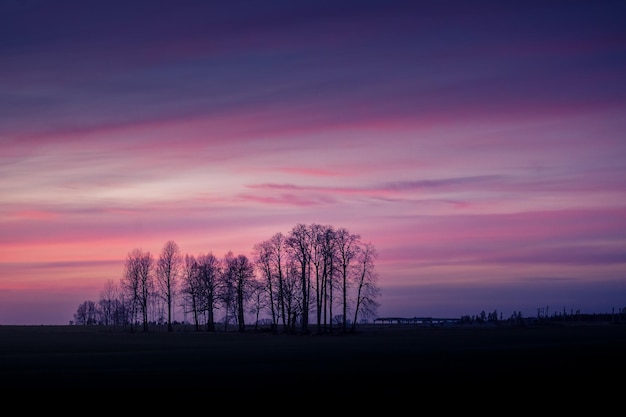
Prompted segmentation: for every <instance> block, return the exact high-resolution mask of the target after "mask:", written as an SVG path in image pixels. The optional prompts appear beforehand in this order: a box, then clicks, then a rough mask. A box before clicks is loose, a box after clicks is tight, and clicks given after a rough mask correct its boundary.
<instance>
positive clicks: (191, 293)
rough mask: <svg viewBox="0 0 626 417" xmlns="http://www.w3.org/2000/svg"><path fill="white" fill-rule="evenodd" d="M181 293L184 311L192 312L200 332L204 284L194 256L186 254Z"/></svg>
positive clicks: (194, 322)
mask: <svg viewBox="0 0 626 417" xmlns="http://www.w3.org/2000/svg"><path fill="white" fill-rule="evenodd" d="M181 292H182V294H183V303H184V305H183V311H184V313H185V314H187V313H188V312H191V315H192V317H193V324H194V327H195V330H196V331H199V330H200V319H199V312H200V299H201V297H202V283H201V282H200V277H199V273H198V263H197V261H196V258H195V257H194V256H193V255H187V254H185V258H184V262H183V266H182V282H181ZM188 306H189V307H188ZM188 308H190V310H188Z"/></svg>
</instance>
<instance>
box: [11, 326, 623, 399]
mask: <svg viewBox="0 0 626 417" xmlns="http://www.w3.org/2000/svg"><path fill="white" fill-rule="evenodd" d="M624 371H626V323H593V324H585V323H578V324H575V325H563V324H558V325H537V326H525V327H510V326H450V327H420V326H414V325H369V326H364V327H359V328H357V331H356V332H355V333H354V334H345V335H339V334H335V335H316V334H309V335H287V334H279V335H276V334H272V333H268V332H252V331H250V332H247V333H243V334H242V333H236V332H217V333H206V332H203V331H202V332H193V331H180V330H179V331H175V332H173V333H167V332H164V331H151V332H148V333H143V332H133V333H129V332H123V331H112V330H111V329H107V328H103V327H98V326H0V381H1V382H0V384H1V388H2V389H3V391H4V392H8V391H20V390H22V391H29V392H32V391H37V390H41V391H48V392H50V391H60V390H65V391H67V390H70V391H72V392H76V391H90V392H96V391H97V392H103V391H107V390H111V391H113V390H115V391H117V392H120V391H122V392H123V391H124V390H130V389H132V390H135V389H140V390H153V391H155V392H156V391H159V390H164V389H165V390H172V389H176V390H179V391H184V392H193V391H194V390H198V391H203V392H214V393H220V392H222V393H225V392H232V391H233V390H240V389H243V390H245V391H248V392H264V393H266V394H268V395H273V394H275V395H285V393H291V394H294V395H295V394H302V393H303V392H305V393H306V392H310V391H313V392H315V391H316V390H320V391H321V392H326V393H330V392H333V391H334V392H346V393H348V392H349V393H352V394H354V393H358V394H360V395H363V394H364V393H368V394H367V395H372V396H376V395H379V396H385V395H393V394H397V395H409V394H410V395H416V393H424V392H429V391H430V392H434V391H437V390H446V392H457V393H458V392H463V391H467V390H471V391H477V392H485V393H489V392H491V391H494V390H508V389H511V390H522V392H523V393H525V394H524V395H527V394H528V392H531V391H533V390H537V389H546V388H550V389H552V387H559V388H561V389H564V390H565V392H569V393H572V392H580V391H586V390H601V391H602V392H606V393H607V395H608V394H610V393H611V392H612V390H613V389H615V388H616V387H619V385H615V384H616V382H615V381H617V380H620V379H623V375H625V373H624ZM7 390H8V391H7ZM620 390H621V389H620ZM279 393H282V394H279ZM333 395H335V394H333ZM517 395H519V394H517Z"/></svg>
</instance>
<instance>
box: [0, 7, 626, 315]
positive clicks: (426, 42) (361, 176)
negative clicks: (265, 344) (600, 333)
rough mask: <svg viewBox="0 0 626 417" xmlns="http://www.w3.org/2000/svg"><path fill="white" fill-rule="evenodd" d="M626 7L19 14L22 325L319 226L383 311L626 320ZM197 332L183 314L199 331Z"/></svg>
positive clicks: (7, 133)
mask: <svg viewBox="0 0 626 417" xmlns="http://www.w3.org/2000/svg"><path fill="white" fill-rule="evenodd" d="M625 18H626V4H625V3H624V2H621V1H602V0H600V1H576V0H572V1H564V0H558V1H553V0H546V1H532V0H531V1H504V2H503V1H447V0H442V1H396V0H386V1H369V0H359V1H356V0H348V1H327V0H317V1H309V0H303V1H286V0H285V1H281V0H267V1H241V0H234V1H233V0H228V1H186V0H181V1H163V0H155V1H117V0H109V1H96V0H87V1H78V0H77V1H68V0H59V1H54V2H52V1H36V0H23V1H18V0H5V1H2V2H1V3H0V324H3V325H5V324H6V325H13V324H15V325H22V324H24V325H40V324H44V325H46V324H50V325H57V324H68V323H69V322H70V321H71V320H73V314H74V313H75V312H76V310H77V307H78V306H79V304H80V303H82V302H84V301H86V300H92V301H97V300H98V299H99V295H100V292H101V291H102V290H103V289H104V286H105V283H106V282H107V281H109V280H112V281H114V282H119V280H120V279H121V278H122V276H123V273H124V260H125V258H126V256H127V254H128V253H129V252H131V251H132V250H133V249H135V248H141V249H143V250H146V251H150V252H151V253H153V254H155V255H158V253H159V252H160V250H161V248H162V247H163V245H164V243H165V242H166V241H168V240H174V241H175V242H176V243H177V244H178V245H179V247H180V249H181V252H182V253H183V254H190V255H198V254H201V253H207V252H213V253H214V254H215V255H217V256H218V257H221V256H223V255H224V254H226V252H228V251H232V252H233V253H235V254H244V255H246V256H249V257H251V256H252V253H253V246H254V245H255V244H256V243H260V242H262V241H264V240H267V239H269V238H270V237H272V236H273V235H274V234H276V233H278V232H281V233H283V234H286V233H288V232H289V231H290V230H291V229H292V228H293V227H294V226H295V225H296V224H299V223H304V224H313V223H317V224H322V225H332V226H334V227H336V228H339V227H345V228H347V229H348V230H349V231H350V232H352V233H355V234H359V235H360V236H361V239H362V241H364V242H370V243H372V244H373V245H374V247H375V248H376V251H377V253H378V258H377V260H376V271H377V272H378V275H379V281H378V285H379V287H380V289H381V296H380V297H379V299H378V301H379V303H380V307H379V309H378V317H416V316H417V317H424V316H427V317H460V316H463V315H477V314H479V313H480V312H481V311H486V312H492V311H494V310H496V311H498V312H499V314H502V316H503V317H504V318H508V317H510V316H511V315H512V314H513V313H514V312H520V313H522V314H523V315H524V316H531V317H532V316H536V315H537V314H539V312H540V311H541V310H543V312H544V313H553V312H566V313H568V314H569V313H572V312H582V313H589V314H593V313H606V312H611V311H612V310H613V309H615V311H617V310H618V309H620V308H624V307H626V134H625V132H626V26H624V24H623V22H624V21H625ZM175 319H179V320H180V319H182V317H175Z"/></svg>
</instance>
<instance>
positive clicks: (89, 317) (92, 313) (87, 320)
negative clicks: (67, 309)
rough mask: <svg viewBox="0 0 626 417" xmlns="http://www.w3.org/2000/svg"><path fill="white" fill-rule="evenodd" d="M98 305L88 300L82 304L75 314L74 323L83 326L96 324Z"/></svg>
mask: <svg viewBox="0 0 626 417" xmlns="http://www.w3.org/2000/svg"><path fill="white" fill-rule="evenodd" d="M96 311H97V309H96V303H95V302H93V301H91V300H87V301H85V302H83V303H81V304H80V305H79V306H78V308H77V309H76V313H74V322H75V323H76V324H78V325H81V326H86V325H91V324H96V323H97V321H96V317H97V313H96Z"/></svg>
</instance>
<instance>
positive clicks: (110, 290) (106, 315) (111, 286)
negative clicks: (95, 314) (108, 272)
mask: <svg viewBox="0 0 626 417" xmlns="http://www.w3.org/2000/svg"><path fill="white" fill-rule="evenodd" d="M117 300H118V290H117V286H116V285H115V283H114V282H113V280H112V279H110V280H108V281H107V282H105V284H104V289H103V290H102V291H101V292H100V299H99V300H98V307H99V309H98V310H99V312H100V322H101V323H102V324H104V325H105V326H108V325H112V324H114V322H115V308H116V305H117Z"/></svg>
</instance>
